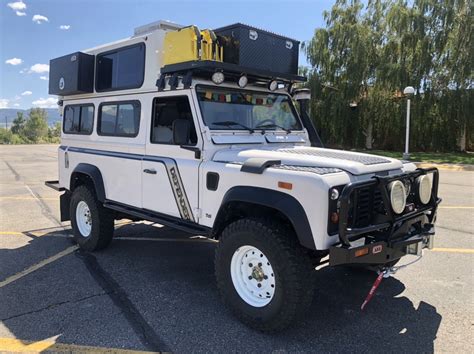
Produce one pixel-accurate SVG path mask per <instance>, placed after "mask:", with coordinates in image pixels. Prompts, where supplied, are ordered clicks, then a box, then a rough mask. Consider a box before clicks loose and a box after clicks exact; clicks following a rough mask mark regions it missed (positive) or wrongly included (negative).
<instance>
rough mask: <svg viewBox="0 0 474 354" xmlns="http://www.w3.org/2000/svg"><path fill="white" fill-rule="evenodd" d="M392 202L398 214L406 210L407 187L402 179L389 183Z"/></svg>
mask: <svg viewBox="0 0 474 354" xmlns="http://www.w3.org/2000/svg"><path fill="white" fill-rule="evenodd" d="M389 190H390V203H391V204H392V209H393V211H394V212H395V213H396V214H401V213H403V211H404V210H405V205H406V197H407V195H406V189H405V185H404V184H403V183H402V182H401V181H393V182H392V183H390V185H389Z"/></svg>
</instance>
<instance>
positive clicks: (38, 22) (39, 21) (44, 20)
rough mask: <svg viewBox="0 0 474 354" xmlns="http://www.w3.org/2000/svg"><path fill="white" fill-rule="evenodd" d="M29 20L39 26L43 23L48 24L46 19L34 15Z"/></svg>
mask: <svg viewBox="0 0 474 354" xmlns="http://www.w3.org/2000/svg"><path fill="white" fill-rule="evenodd" d="M31 20H32V21H33V22H36V23H37V24H38V25H41V24H42V23H43V22H49V20H48V18H47V17H46V16H43V15H34V16H33V18H32V19H31Z"/></svg>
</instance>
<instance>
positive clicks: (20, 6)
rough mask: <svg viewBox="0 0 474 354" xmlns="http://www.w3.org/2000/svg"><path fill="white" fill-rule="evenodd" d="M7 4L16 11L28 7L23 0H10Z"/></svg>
mask: <svg viewBox="0 0 474 354" xmlns="http://www.w3.org/2000/svg"><path fill="white" fill-rule="evenodd" d="M7 6H8V7H9V8H11V9H12V10H15V11H18V10H24V9H26V4H25V3H24V2H23V1H15V2H9V3H8V4H7Z"/></svg>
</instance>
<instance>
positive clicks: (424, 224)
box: [329, 168, 441, 266]
mask: <svg viewBox="0 0 474 354" xmlns="http://www.w3.org/2000/svg"><path fill="white" fill-rule="evenodd" d="M430 173H431V174H433V182H432V190H431V199H430V201H429V202H428V204H426V205H419V206H417V207H416V208H415V209H414V210H411V211H407V212H406V213H404V214H401V215H396V214H395V213H394V212H393V211H392V208H391V205H390V197H389V193H388V189H387V186H388V184H389V183H390V182H392V181H394V180H398V179H407V178H412V179H416V178H417V177H419V176H421V175H425V174H430ZM438 184H439V174H438V170H437V169H436V168H430V169H417V170H416V171H413V172H407V173H403V174H400V175H396V176H383V177H380V176H376V177H374V178H373V179H371V180H369V181H362V182H354V183H351V184H348V185H347V186H345V187H344V189H343V191H342V193H341V197H340V199H339V202H340V206H339V241H340V242H339V243H338V244H336V245H334V246H332V247H331V248H330V249H329V265H331V266H335V265H341V264H368V265H383V264H388V263H391V262H393V261H396V260H398V259H400V258H401V257H403V256H405V255H406V254H414V253H416V254H421V251H422V249H423V248H432V245H433V240H434V233H435V232H434V222H435V221H436V211H437V207H438V204H439V203H440V202H441V199H440V198H438ZM367 187H373V188H376V189H378V190H379V191H380V193H381V195H382V200H383V204H384V207H385V211H386V214H385V215H383V217H380V215H379V217H378V218H377V221H378V222H377V223H371V224H370V225H368V226H366V227H362V228H350V227H348V224H349V214H350V210H351V207H352V208H353V207H354V206H351V200H352V199H351V196H352V195H353V193H355V192H356V191H357V190H358V189H361V188H367Z"/></svg>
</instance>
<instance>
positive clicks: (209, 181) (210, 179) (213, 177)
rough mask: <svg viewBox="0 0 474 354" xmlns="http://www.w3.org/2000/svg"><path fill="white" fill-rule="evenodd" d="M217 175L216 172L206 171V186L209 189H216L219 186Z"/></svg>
mask: <svg viewBox="0 0 474 354" xmlns="http://www.w3.org/2000/svg"><path fill="white" fill-rule="evenodd" d="M219 177H220V176H219V174H218V173H217V172H208V173H207V174H206V188H207V189H208V190H210V191H216V190H217V188H218V187H219Z"/></svg>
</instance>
